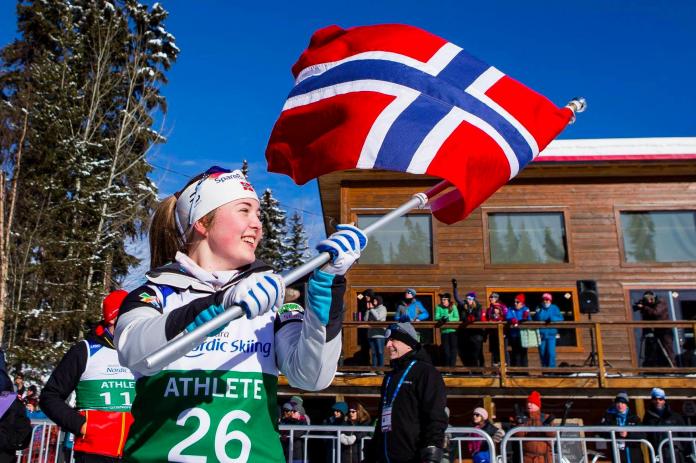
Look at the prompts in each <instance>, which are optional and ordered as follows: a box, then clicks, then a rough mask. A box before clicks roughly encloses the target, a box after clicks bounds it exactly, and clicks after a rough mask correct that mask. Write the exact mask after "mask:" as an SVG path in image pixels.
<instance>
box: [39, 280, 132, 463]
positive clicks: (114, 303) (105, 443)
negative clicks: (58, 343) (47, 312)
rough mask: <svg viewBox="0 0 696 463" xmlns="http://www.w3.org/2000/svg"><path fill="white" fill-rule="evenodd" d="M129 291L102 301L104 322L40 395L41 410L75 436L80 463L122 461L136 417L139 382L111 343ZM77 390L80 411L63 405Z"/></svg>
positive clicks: (73, 350) (69, 355)
mask: <svg viewBox="0 0 696 463" xmlns="http://www.w3.org/2000/svg"><path fill="white" fill-rule="evenodd" d="M127 295H128V293H127V292H126V291H123V290H117V291H113V292H112V293H110V294H109V295H108V296H106V298H105V299H104V302H103V304H102V312H103V316H104V319H103V320H102V321H101V322H100V323H99V324H98V325H97V326H96V327H95V328H94V329H93V330H91V331H90V332H89V334H88V335H87V336H86V338H85V339H84V340H83V341H80V342H78V343H77V344H75V345H73V346H72V347H71V348H70V350H69V351H68V352H67V353H66V354H65V355H64V356H63V358H62V359H61V361H60V363H59V364H58V366H57V367H56V369H55V370H53V373H52V374H51V377H50V378H49V379H48V382H47V383H46V386H45V387H44V389H43V392H42V394H41V401H40V404H41V408H42V409H43V411H44V412H45V413H46V415H47V416H48V417H49V418H50V419H51V420H53V421H54V422H55V423H57V424H58V425H59V426H60V427H62V428H63V429H65V430H67V431H69V432H71V433H73V434H75V436H76V438H75V445H74V451H75V461H76V462H77V463H82V462H84V463H99V462H118V461H120V460H121V457H122V455H123V446H124V444H125V442H126V437H127V436H128V429H129V428H130V425H131V423H132V422H133V418H132V416H131V414H130V409H131V404H132V403H133V399H134V398H135V380H134V378H133V374H132V373H131V371H130V370H129V369H127V368H126V367H124V366H121V365H120V364H119V361H118V356H117V354H116V349H115V348H114V344H113V335H114V326H115V324H116V318H117V317H118V313H119V310H120V307H121V303H122V302H123V299H124V298H125V297H126V296H127ZM73 391H75V395H76V397H75V398H76V408H72V407H70V406H68V404H67V403H66V402H65V401H66V399H67V398H68V396H70V394H71V393H72V392H73Z"/></svg>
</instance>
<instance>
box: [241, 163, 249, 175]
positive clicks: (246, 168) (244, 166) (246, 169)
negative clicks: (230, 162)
mask: <svg viewBox="0 0 696 463" xmlns="http://www.w3.org/2000/svg"><path fill="white" fill-rule="evenodd" d="M242 175H244V177H246V178H247V179H248V178H249V163H248V162H247V160H246V159H244V160H243V161H242Z"/></svg>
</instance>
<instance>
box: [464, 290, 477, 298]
mask: <svg viewBox="0 0 696 463" xmlns="http://www.w3.org/2000/svg"><path fill="white" fill-rule="evenodd" d="M466 297H471V298H473V299H476V293H475V292H474V291H471V292H470V293H466Z"/></svg>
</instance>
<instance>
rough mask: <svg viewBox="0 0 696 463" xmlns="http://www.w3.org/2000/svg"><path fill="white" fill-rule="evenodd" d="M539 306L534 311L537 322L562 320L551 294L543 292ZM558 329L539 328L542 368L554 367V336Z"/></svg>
mask: <svg viewBox="0 0 696 463" xmlns="http://www.w3.org/2000/svg"><path fill="white" fill-rule="evenodd" d="M541 301H542V302H541V306H539V307H537V309H536V311H535V312H534V320H535V321H539V322H546V323H553V322H562V321H563V314H561V309H559V308H558V306H557V305H556V304H552V301H553V296H551V294H550V293H544V294H542V296H541ZM557 335H558V329H556V328H542V329H540V330H539V337H540V338H541V339H540V343H539V358H540V359H541V366H542V367H543V368H556V336H557Z"/></svg>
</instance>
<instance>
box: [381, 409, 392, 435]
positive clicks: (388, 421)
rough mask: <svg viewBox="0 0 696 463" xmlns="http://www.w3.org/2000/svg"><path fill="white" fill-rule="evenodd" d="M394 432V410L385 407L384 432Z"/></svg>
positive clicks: (383, 411) (383, 416)
mask: <svg viewBox="0 0 696 463" xmlns="http://www.w3.org/2000/svg"><path fill="white" fill-rule="evenodd" d="M391 430H392V408H391V407H384V408H383V409H382V432H387V431H391Z"/></svg>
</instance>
